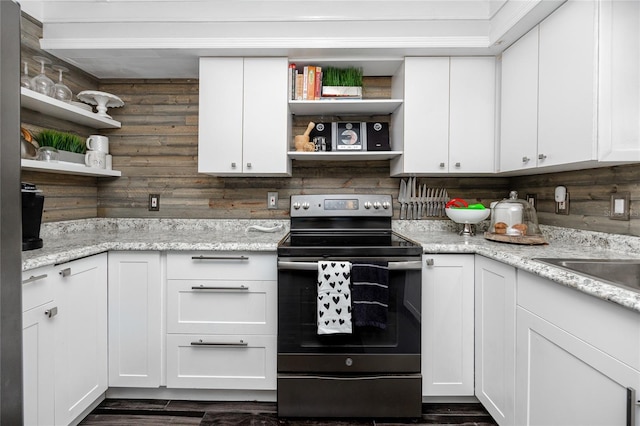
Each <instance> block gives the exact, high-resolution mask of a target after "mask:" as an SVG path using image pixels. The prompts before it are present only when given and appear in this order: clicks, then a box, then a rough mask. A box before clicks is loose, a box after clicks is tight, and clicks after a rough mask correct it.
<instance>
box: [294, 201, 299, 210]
mask: <svg viewBox="0 0 640 426" xmlns="http://www.w3.org/2000/svg"><path fill="white" fill-rule="evenodd" d="M293 208H294V209H296V210H300V203H298V202H297V201H296V202H295V203H293Z"/></svg>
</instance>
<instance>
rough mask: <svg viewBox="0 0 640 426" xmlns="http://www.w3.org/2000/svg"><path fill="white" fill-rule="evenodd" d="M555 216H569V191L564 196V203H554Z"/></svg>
mask: <svg viewBox="0 0 640 426" xmlns="http://www.w3.org/2000/svg"><path fill="white" fill-rule="evenodd" d="M556 214H564V215H568V214H569V191H567V193H566V194H565V196H564V201H557V202H556Z"/></svg>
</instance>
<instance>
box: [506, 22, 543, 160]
mask: <svg viewBox="0 0 640 426" xmlns="http://www.w3.org/2000/svg"><path fill="white" fill-rule="evenodd" d="M501 91H502V102H501V109H502V118H501V120H500V126H501V129H500V171H503V172H507V171H512V170H522V169H528V168H532V167H536V165H537V158H538V27H535V28H534V29H532V30H531V31H529V32H528V33H527V34H525V35H524V36H523V37H522V38H521V39H520V40H518V41H517V42H515V43H514V44H513V45H512V46H511V47H509V48H508V49H507V50H505V51H504V53H503V54H502V89H501Z"/></svg>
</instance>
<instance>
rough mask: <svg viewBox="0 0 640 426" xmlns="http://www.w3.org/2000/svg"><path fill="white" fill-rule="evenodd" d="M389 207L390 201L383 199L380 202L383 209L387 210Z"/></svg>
mask: <svg viewBox="0 0 640 426" xmlns="http://www.w3.org/2000/svg"><path fill="white" fill-rule="evenodd" d="M389 207H391V203H390V202H388V201H384V202H383V203H382V208H383V209H385V210H389Z"/></svg>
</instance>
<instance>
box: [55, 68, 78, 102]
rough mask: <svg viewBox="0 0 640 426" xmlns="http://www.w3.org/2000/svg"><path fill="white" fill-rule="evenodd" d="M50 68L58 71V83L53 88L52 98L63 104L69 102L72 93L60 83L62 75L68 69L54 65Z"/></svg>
mask: <svg viewBox="0 0 640 426" xmlns="http://www.w3.org/2000/svg"><path fill="white" fill-rule="evenodd" d="M51 68H53V69H54V70H55V71H58V82H57V83H56V84H54V86H53V97H54V98H56V99H58V100H60V101H64V102H69V101H71V98H72V97H73V93H71V89H69V87H67V86H66V85H65V84H63V83H62V73H64V72H67V71H69V68H66V67H63V66H62V65H54V66H52V67H51Z"/></svg>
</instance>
